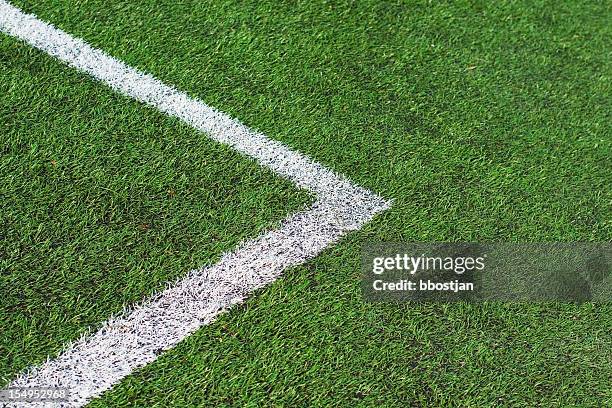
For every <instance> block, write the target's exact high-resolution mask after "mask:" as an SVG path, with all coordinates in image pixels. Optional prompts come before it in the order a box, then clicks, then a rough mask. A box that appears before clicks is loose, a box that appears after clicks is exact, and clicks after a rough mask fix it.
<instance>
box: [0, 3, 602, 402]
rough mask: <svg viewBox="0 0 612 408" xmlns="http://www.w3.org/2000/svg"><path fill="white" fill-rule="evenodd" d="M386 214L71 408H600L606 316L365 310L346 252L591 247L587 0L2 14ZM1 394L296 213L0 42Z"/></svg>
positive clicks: (597, 119)
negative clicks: (240, 132)
mask: <svg viewBox="0 0 612 408" xmlns="http://www.w3.org/2000/svg"><path fill="white" fill-rule="evenodd" d="M13 4H14V5H16V6H19V7H21V8H22V9H23V10H24V11H26V12H29V13H34V14H36V15H37V16H38V17H39V18H41V19H43V20H46V21H49V22H52V23H53V24H55V25H56V26H57V27H59V28H61V29H63V30H65V31H67V32H69V33H71V34H73V35H75V36H78V37H81V38H83V39H85V40H86V41H88V42H89V43H90V44H92V45H94V46H95V47H98V48H100V49H103V50H105V51H106V52H108V53H110V54H111V55H113V56H114V57H116V58H118V59H121V60H123V61H125V62H126V63H128V64H130V65H132V66H134V67H137V68H140V69H142V70H144V71H146V72H150V73H152V74H154V75H155V76H156V77H158V78H160V79H162V80H163V81H165V82H167V83H169V84H173V85H174V86H176V87H177V88H178V89H181V90H184V91H186V92H187V93H189V94H190V95H193V96H196V97H198V98H200V99H202V100H203V101H204V102H206V103H208V104H210V105H212V106H215V107H217V108H219V109H220V110H222V111H224V112H227V113H228V114H230V115H231V116H233V117H236V118H238V119H239V120H241V121H242V122H244V123H245V124H247V125H248V126H250V127H252V128H255V129H258V130H260V131H262V132H263V133H265V134H266V135H267V136H269V137H270V138H272V139H276V140H279V141H282V142H283V143H285V144H287V145H288V146H290V147H292V148H294V149H296V150H298V151H300V152H303V153H305V154H307V155H308V156H310V157H312V158H313V159H315V160H317V161H319V162H321V163H323V164H324V165H326V166H328V167H329V168H331V169H333V170H335V171H337V172H339V173H342V174H344V175H346V176H347V177H348V178H350V179H351V180H352V181H354V182H356V183H358V184H360V185H362V186H364V187H367V188H369V189H371V190H372V191H374V192H376V193H378V194H380V195H381V196H383V197H385V198H390V199H393V200H394V202H393V207H392V208H391V209H390V210H388V211H387V212H385V213H383V214H382V215H381V216H379V217H377V218H376V219H375V220H374V221H373V222H371V223H370V224H368V225H366V226H365V227H364V228H363V229H362V230H360V231H358V232H356V233H353V234H350V235H349V236H348V237H346V238H345V239H343V240H342V242H341V243H340V244H338V245H335V246H332V247H330V248H328V249H327V250H325V252H324V253H323V254H322V255H321V256H319V257H317V258H316V259H314V260H313V261H311V262H309V263H307V264H306V265H305V266H301V267H297V268H293V269H292V270H290V271H289V272H287V273H286V274H285V276H284V277H283V278H282V279H280V280H278V281H276V282H275V283H273V284H272V285H271V286H270V287H268V288H266V289H264V290H261V291H259V292H257V293H256V294H255V295H254V296H252V297H251V298H250V299H249V300H248V301H247V302H246V303H245V304H243V305H241V306H238V307H235V308H233V309H232V310H231V311H230V312H229V313H228V314H226V315H224V316H222V317H221V318H220V319H219V320H218V321H217V322H216V323H214V324H212V325H210V326H206V327H204V328H202V329H200V330H199V331H198V332H197V333H196V334H195V335H193V336H192V337H190V338H188V339H186V340H185V341H183V342H182V343H181V344H179V346H178V347H176V348H175V349H173V350H171V351H170V352H168V353H166V354H164V355H162V356H161V357H160V358H159V359H158V360H157V361H155V362H154V363H152V364H150V365H148V366H147V367H145V368H144V369H142V370H140V371H138V372H137V373H135V374H133V375H131V376H129V377H128V378H126V379H125V380H124V381H123V382H121V383H120V384H119V385H117V386H116V387H115V388H113V389H112V390H111V391H109V392H107V393H105V394H104V395H103V396H102V397H101V398H99V399H97V400H95V401H93V402H92V404H91V405H92V406H100V407H102V406H125V405H131V406H195V405H199V406H354V405H361V406H398V407H403V406H526V407H531V406H551V407H552V406H585V407H586V406H608V405H612V381H611V380H610V373H612V357H611V356H612V353H611V352H610V350H612V334H611V329H610V328H611V327H612V317H611V316H612V307H611V306H610V304H606V303H604V304H592V303H585V304H582V305H574V304H563V303H558V304H551V303H548V304H501V303H486V304H463V303H458V304H399V305H396V304H372V303H367V302H365V301H364V299H363V297H362V294H361V291H360V260H361V248H362V246H363V245H364V244H365V243H368V242H379V241H398V242H399V241H406V242H415V241H422V242H435V241H466V242H467V241H472V242H478V241H499V242H505V241H510V242H541V241H594V242H598V241H610V240H611V239H612V221H611V215H612V194H611V193H612V191H611V189H610V186H611V185H612V171H611V170H612V166H610V162H611V155H612V140H611V138H610V134H611V130H612V129H611V126H610V123H611V113H612V112H611V104H610V96H609V95H610V92H611V89H610V88H611V87H610V75H611V73H612V69H611V68H612V67H611V61H610V52H611V49H610V45H609V44H610V38H611V34H612V26H611V25H610V24H609V22H610V19H611V17H612V10H611V6H610V4H607V3H605V2H567V3H563V4H559V3H556V2H537V3H533V2H495V3H488V2H457V3H455V2H453V3H446V2H444V3H442V2H440V3H438V2H432V3H429V2H376V1H370V2H359V3H346V4H339V3H338V2H329V3H316V4H315V3H313V2H282V3H279V2H272V1H263V2H261V1H260V2H238V1H217V2H199V1H180V2H177V1H169V0H162V1H145V0H135V1H132V2H119V1H115V0H112V1H108V0H107V1H101V0H94V1H76V0H73V1H69V0H61V1H57V0H54V1H51V0H39V1H36V2H28V1H13ZM0 129H1V131H0V132H1V133H0V134H1V136H0V137H2V141H3V143H2V156H1V157H0V185H1V190H0V193H1V200H0V236H1V237H2V241H1V244H0V268H1V275H0V299H1V300H0V330H1V331H0V379H1V382H0V385H4V384H6V383H8V382H9V381H10V379H11V378H13V377H14V376H15V375H17V374H18V373H19V372H20V371H21V370H23V369H24V368H26V367H27V366H29V365H31V364H37V363H40V362H42V361H43V360H44V359H45V357H46V356H47V355H48V354H54V353H57V352H58V351H59V350H61V346H62V344H64V343H65V342H66V341H69V340H74V339H77V338H78V337H79V336H80V335H81V334H82V333H84V332H85V331H86V330H87V328H88V327H93V328H95V327H97V325H99V324H100V323H101V322H103V321H104V320H105V319H106V318H107V317H108V316H110V315H111V314H113V313H117V312H119V311H120V310H121V308H122V306H123V305H125V304H131V303H133V302H135V301H138V300H140V299H142V298H143V297H145V296H146V295H149V294H151V293H153V292H155V291H157V290H160V289H161V288H163V287H164V283H165V282H167V281H173V280H175V279H177V278H178V277H180V276H181V275H182V274H184V273H186V272H187V271H188V270H190V269H193V268H196V267H198V266H201V265H204V264H208V263H213V262H215V260H217V259H218V257H219V255H220V254H221V253H223V252H224V251H227V250H229V249H231V248H232V247H234V246H235V245H236V244H238V243H239V242H241V241H242V240H244V239H245V238H248V237H254V236H256V235H257V234H258V233H259V232H261V231H264V230H266V229H269V228H271V227H272V226H274V225H275V223H277V222H278V221H279V220H280V219H282V218H283V217H284V216H285V215H287V214H290V213H292V212H295V211H296V210H297V209H300V208H304V207H305V206H307V205H308V204H309V203H310V202H311V197H309V195H308V194H307V193H305V192H303V191H299V190H297V189H296V188H295V187H294V186H293V185H292V184H290V183H289V182H287V181H284V180H282V179H280V178H278V177H277V176H274V175H273V174H272V173H271V172H269V171H267V170H265V169H263V168H260V167H258V166H257V165H256V164H255V163H254V162H253V161H251V160H249V159H246V158H244V157H241V156H239V155H238V154H236V153H234V152H232V151H231V150H230V149H229V148H226V147H224V146H221V145H219V144H217V143H215V142H212V141H210V140H208V139H206V138H204V137H202V136H201V135H200V134H198V133H197V132H196V131H195V130H192V129H191V128H190V127H188V126H187V125H184V124H181V123H180V122H179V121H178V120H175V119H170V118H168V117H165V116H164V115H163V114H161V113H159V112H157V111H155V110H153V109H150V108H146V107H144V106H142V105H140V104H138V103H136V102H134V101H132V100H130V99H128V98H125V97H122V96H119V95H117V94H116V93H114V92H113V91H111V90H109V89H108V88H106V87H105V86H103V85H101V84H99V83H97V82H95V81H93V80H91V79H89V78H88V77H87V76H86V75H84V74H80V73H78V72H76V71H75V70H74V69H72V68H68V67H66V66H64V65H62V64H60V63H59V62H57V61H55V60H53V59H52V58H51V57H49V56H46V55H44V54H42V53H40V52H38V51H34V50H32V49H31V48H30V47H29V46H27V45H24V44H21V43H20V42H19V41H17V40H15V39H13V38H10V37H7V36H5V35H0Z"/></svg>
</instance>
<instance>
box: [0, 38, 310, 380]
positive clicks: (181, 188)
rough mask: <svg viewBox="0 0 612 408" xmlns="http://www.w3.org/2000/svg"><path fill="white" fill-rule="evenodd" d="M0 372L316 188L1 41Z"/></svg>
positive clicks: (181, 271)
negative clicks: (298, 184) (300, 184)
mask: <svg viewBox="0 0 612 408" xmlns="http://www.w3.org/2000/svg"><path fill="white" fill-rule="evenodd" d="M0 94H1V95H2V99H1V100H0V129H2V142H3V143H2V157H1V158H0V184H1V185H2V199H1V200H0V236H1V237H2V239H1V245H0V270H1V274H0V327H2V330H1V331H0V379H1V380H0V381H1V382H2V383H5V382H7V381H9V380H10V378H11V377H12V376H14V375H15V374H17V373H18V372H19V371H20V370H23V369H24V368H26V367H27V366H28V365H31V364H36V363H40V362H41V361H44V359H45V358H46V357H47V355H48V354H54V353H55V352H57V351H58V350H59V349H60V348H61V346H62V345H63V344H64V343H66V342H67V341H69V340H75V339H77V338H78V337H79V335H81V334H82V333H84V332H85V331H86V330H87V328H93V329H95V328H96V327H97V326H98V325H99V324H100V323H101V322H103V321H104V320H106V319H107V318H108V317H109V316H110V315H112V314H117V313H119V312H121V310H122V308H123V306H125V305H130V304H133V303H135V302H137V301H140V300H142V299H144V298H145V297H146V296H149V295H151V294H152V293H153V292H155V291H160V290H161V289H163V288H164V285H165V284H166V283H168V282H171V281H175V280H176V279H178V278H180V277H181V276H183V275H185V274H186V273H187V272H188V271H190V270H192V269H195V268H198V267H201V266H204V265H208V264H213V263H215V262H216V261H217V260H218V258H219V257H220V255H221V254H222V253H223V252H225V251H229V250H231V249H233V248H234V247H235V246H236V245H237V244H238V243H240V242H241V241H243V240H244V239H246V238H249V237H255V236H257V235H258V234H259V233H261V232H263V231H265V230H268V229H269V228H272V227H273V226H274V225H276V224H277V221H279V220H281V219H282V218H284V217H285V216H286V215H287V214H288V213H292V212H294V211H296V210H297V209H300V208H303V207H305V206H306V205H307V204H308V203H309V202H310V201H311V197H309V194H307V193H305V192H304V191H300V190H297V189H296V188H295V187H294V186H293V185H292V184H291V183H290V182H288V181H285V180H282V179H279V178H278V177H276V176H274V175H273V174H271V173H270V172H269V171H267V170H264V169H262V168H259V167H258V166H257V165H256V164H255V163H254V162H253V161H252V160H249V159H246V158H244V157H242V156H240V155H238V154H236V153H234V152H232V151H231V150H230V149H229V148H227V147H224V146H221V145H219V144H217V143H215V142H213V141H211V140H209V139H208V138H206V137H205V136H204V135H202V134H201V133H198V132H197V131H195V130H194V129H192V128H190V127H189V126H187V125H185V124H182V123H180V121H178V120H175V119H171V118H168V117H166V116H164V115H163V114H161V113H159V112H157V111H156V110H154V109H149V108H146V107H143V106H141V105H139V104H138V103H136V102H134V101H131V100H130V99H128V98H125V97H122V96H119V95H117V94H115V93H114V92H113V91H111V90H110V89H107V88H106V87H104V86H102V85H101V84H98V83H96V82H94V81H93V80H91V79H89V78H88V77H86V76H85V75H83V74H80V73H78V72H76V71H75V70H73V69H71V68H68V67H65V66H63V65H62V64H60V63H59V62H57V61H55V60H53V59H52V58H51V57H49V56H47V55H44V54H42V53H40V52H38V51H35V50H33V49H31V48H30V47H28V46H26V45H23V44H20V43H18V42H17V41H16V40H14V39H10V38H6V37H0Z"/></svg>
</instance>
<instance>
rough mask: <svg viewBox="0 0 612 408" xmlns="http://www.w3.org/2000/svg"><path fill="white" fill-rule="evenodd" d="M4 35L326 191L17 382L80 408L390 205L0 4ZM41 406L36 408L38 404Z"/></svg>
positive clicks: (297, 180)
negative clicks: (51, 389) (64, 396)
mask: <svg viewBox="0 0 612 408" xmlns="http://www.w3.org/2000/svg"><path fill="white" fill-rule="evenodd" d="M0 31H3V32H4V33H6V34H8V35H11V36H13V37H17V38H19V39H21V40H23V41H25V42H26V43H28V44H30V45H31V46H33V47H35V48H38V49H40V50H42V51H45V52H47V53H48V54H50V55H52V56H54V57H56V58H58V59H59V60H61V61H63V62H65V63H66V64H68V65H70V66H72V67H74V68H77V69H78V70H80V71H83V72H86V73H88V74H90V75H91V76H93V77H94V78H96V79H98V80H99V81H101V82H103V83H105V84H107V85H108V86H110V87H112V88H113V89H115V90H116V91H118V92H120V93H121V94H124V95H127V96H130V97H132V98H134V99H136V100H138V101H141V102H143V103H146V104H148V105H151V106H153V107H155V108H157V109H159V110H160V111H162V112H164V113H166V114H168V115H170V116H174V117H177V118H180V119H181V120H183V121H185V122H186V123H188V124H190V125H191V126H193V127H194V128H196V129H198V130H200V131H202V132H204V133H205V134H207V135H208V136H209V137H211V138H212V139H214V140H216V141H218V142H221V143H224V144H227V145H229V146H231V147H233V148H234V149H235V150H237V151H239V152H240V153H242V154H244V155H246V156H249V157H252V158H254V159H256V160H257V161H258V162H259V164H260V165H262V166H264V167H267V168H269V169H271V170H272V171H273V172H275V173H276V174H278V175H280V176H282V177H285V178H287V179H289V180H291V181H293V182H294V183H295V184H296V185H297V186H298V187H302V188H306V189H308V190H309V191H311V192H313V193H314V194H315V195H316V196H317V201H316V202H315V204H314V205H313V206H312V207H311V208H310V209H309V210H306V211H303V212H299V213H297V214H293V215H291V216H289V217H287V218H286V219H285V220H284V221H283V223H282V225H281V227H280V228H278V229H276V230H274V231H270V232H267V233H265V234H263V235H261V236H260V237H259V238H256V239H254V240H250V241H247V242H245V243H243V244H241V245H240V246H239V247H238V248H236V249H235V250H234V251H233V252H232V253H229V254H226V255H224V256H223V257H222V259H221V260H220V261H219V263H217V264H216V265H214V266H212V267H209V268H202V269H199V270H194V271H191V272H190V273H189V274H188V275H187V277H185V278H184V279H182V280H181V281H179V282H178V283H177V284H176V285H175V286H172V287H170V288H168V289H166V290H165V291H163V292H162V293H160V294H158V295H156V296H154V297H153V298H152V299H150V300H148V301H146V302H145V303H144V304H142V305H137V306H135V307H134V308H132V309H130V310H128V311H126V312H125V313H124V314H123V315H121V316H118V317H114V318H111V319H109V320H108V321H107V322H106V323H105V324H104V326H103V327H102V328H101V329H100V330H99V331H98V332H96V333H94V334H92V335H90V336H86V337H84V338H82V339H80V340H78V341H77V342H74V343H72V344H70V345H68V346H67V347H66V348H65V350H64V351H63V352H62V353H61V354H60V355H59V356H58V357H57V358H55V359H51V360H48V361H47V362H46V363H45V364H43V365H41V366H40V367H35V368H32V369H30V370H29V371H27V372H24V373H23V374H22V375H20V376H19V377H18V378H16V379H15V380H14V381H13V382H12V383H11V384H9V386H10V387H14V386H20V387H33V386H62V387H69V388H70V389H71V393H72V394H71V402H70V404H69V405H70V406H82V405H84V404H85V403H87V401H89V400H91V399H92V398H93V397H95V396H98V395H100V394H101V393H102V392H104V391H106V390H108V389H110V388H112V386H113V385H114V384H116V383H118V382H119V381H120V380H121V379H122V378H124V377H125V376H127V375H128V374H130V373H131V372H133V371H134V370H136V369H138V368H140V367H143V366H144V365H146V364H148V363H150V362H152V361H153V360H155V359H156V358H157V355H158V354H159V353H160V352H161V351H164V350H168V349H170V348H172V347H173V346H175V345H176V344H177V343H178V342H180V341H181V340H182V339H184V338H185V337H187V336H188V335H190V334H191V333H193V332H194V331H195V330H197V329H198V328H199V327H201V326H203V325H206V324H209V323H211V322H212V321H213V320H214V319H215V318H216V317H217V316H218V315H219V314H220V313H222V312H223V311H225V310H227V309H228V308H229V307H230V306H231V305H233V304H236V303H240V302H242V301H243V300H244V299H245V298H246V296H247V295H248V294H249V293H251V292H252V291H254V290H256V289H258V288H261V287H263V286H265V285H267V284H268V283H270V282H272V281H274V280H275V279H277V278H278V277H279V276H280V275H281V273H282V272H283V271H284V270H285V269H287V268H288V267H291V266H294V265H299V264H301V263H303V262H305V261H307V260H308V259H311V258H313V257H315V256H316V255H317V254H319V253H320V252H321V251H322V250H323V249H325V248H326V247H327V246H329V245H330V244H332V243H334V242H336V241H338V240H339V239H340V238H341V237H342V236H343V235H344V234H346V233H347V232H349V231H351V230H356V229H359V228H361V226H362V225H363V224H365V223H367V222H368V221H369V220H371V219H372V217H373V216H374V215H375V214H377V213H378V212H380V211H383V210H385V209H387V208H389V206H390V203H389V202H388V201H386V200H383V199H382V198H380V197H379V196H377V195H376V194H374V193H372V192H370V191H368V190H366V189H364V188H362V187H359V186H356V185H354V184H352V183H351V182H350V181H349V180H348V179H346V178H345V177H343V176H340V175H337V174H335V173H334V172H332V171H331V170H329V169H327V168H325V167H323V166H322V165H320V164H319V163H316V162H314V161H313V160H311V159H310V158H308V157H306V156H304V155H302V154H300V153H298V152H295V151H293V150H291V149H290V148H288V147H287V146H285V145H283V144H282V143H280V142H278V141H275V140H271V139H268V138H267V137H266V136H265V135H263V134H261V133H258V132H255V131H252V130H250V129H249V128H248V127H246V126H245V125H243V124H242V123H240V122H238V121H236V120H235V119H232V118H231V117H229V116H228V115H226V114H224V113H222V112H220V111H218V110H216V109H214V108H212V107H210V106H208V105H206V104H205V103H203V102H201V101H199V100H197V99H194V98H191V97H189V96H188V95H187V94H185V93H183V92H180V91H178V90H176V89H174V88H172V87H171V86H168V85H165V84H164V83H162V82H161V81H159V80H157V79H156V78H154V77H153V76H151V75H148V74H145V73H142V72H140V71H138V70H136V69H134V68H131V67H129V66H127V65H125V64H124V63H123V62H121V61H118V60H116V59H114V58H113V57H111V56H109V55H107V54H105V53H104V52H103V51H100V50H98V49H95V48H93V47H91V46H90V45H88V44H86V43H85V42H84V41H83V40H80V39H78V38H74V37H72V36H70V35H69V34H67V33H65V32H63V31H61V30H59V29H57V28H55V27H53V26H52V25H50V24H48V23H45V22H43V21H41V20H39V19H38V18H36V17H35V16H33V15H28V14H24V13H23V12H21V11H20V10H19V9H17V8H16V7H14V6H12V5H10V4H8V3H7V2H6V1H4V0H0ZM28 406H31V405H28Z"/></svg>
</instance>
